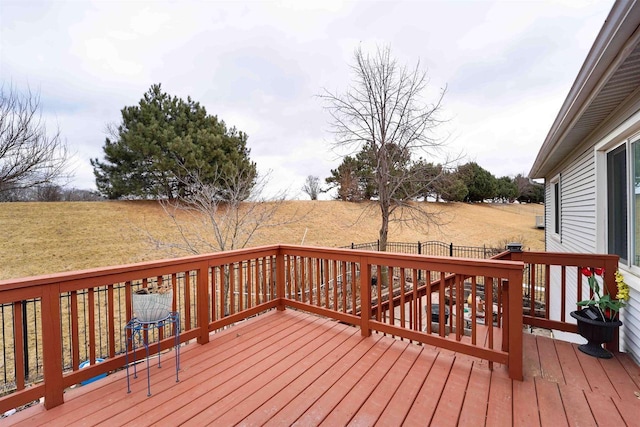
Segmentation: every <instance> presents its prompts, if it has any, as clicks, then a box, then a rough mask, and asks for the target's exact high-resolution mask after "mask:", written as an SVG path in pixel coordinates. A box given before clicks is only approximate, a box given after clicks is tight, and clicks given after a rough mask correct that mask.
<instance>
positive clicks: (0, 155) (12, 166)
mask: <svg viewBox="0 0 640 427" xmlns="http://www.w3.org/2000/svg"><path fill="white" fill-rule="evenodd" d="M68 154H69V153H68V150H67V146H66V143H65V142H64V141H63V140H62V138H61V137H60V131H59V130H57V131H56V132H55V133H54V134H47V131H46V128H45V123H44V121H43V120H42V116H41V111H40V97H39V95H36V94H33V93H31V91H28V92H27V93H26V94H21V93H19V92H18V91H17V90H15V89H13V88H9V90H4V88H0V198H2V194H3V193H12V192H15V191H16V190H21V189H25V188H32V187H36V186H41V185H44V184H53V183H54V182H55V181H56V180H57V179H60V178H62V177H64V176H65V173H66V168H67V166H68V159H69V155H68Z"/></svg>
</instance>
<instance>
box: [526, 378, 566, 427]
mask: <svg viewBox="0 0 640 427" xmlns="http://www.w3.org/2000/svg"><path fill="white" fill-rule="evenodd" d="M534 382H535V386H536V397H537V399H538V408H539V413H540V424H541V425H542V426H554V427H563V426H568V425H569V422H568V420H567V415H566V411H565V408H564V406H563V404H562V397H560V389H559V388H558V383H556V382H553V381H546V380H544V379H542V378H540V377H537V378H535V380H534Z"/></svg>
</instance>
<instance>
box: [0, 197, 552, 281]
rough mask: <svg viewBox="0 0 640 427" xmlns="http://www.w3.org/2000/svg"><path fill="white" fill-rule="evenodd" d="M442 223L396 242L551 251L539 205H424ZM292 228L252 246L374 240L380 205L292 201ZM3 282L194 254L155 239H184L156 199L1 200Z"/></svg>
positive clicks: (287, 209) (408, 230)
mask: <svg viewBox="0 0 640 427" xmlns="http://www.w3.org/2000/svg"><path fill="white" fill-rule="evenodd" d="M420 206H421V207H422V208H423V209H427V210H428V211H429V212H431V213H434V214H436V213H437V214H438V216H439V222H440V225H431V226H429V227H428V228H423V229H419V228H416V227H413V226H407V225H404V226H399V225H398V224H395V225H392V227H391V229H390V232H389V241H394V242H417V241H423V242H424V241H428V240H437V241H443V242H447V243H453V244H455V245H465V246H483V245H487V246H500V247H502V246H504V244H505V243H507V242H511V241H518V242H521V243H523V244H524V247H525V248H528V249H531V250H544V230H540V229H537V228H536V227H535V224H536V222H535V217H536V215H542V214H543V211H544V207H543V206H542V205H537V204H535V205H534V204H525V205H520V204H466V203H423V204H420ZM277 216H278V218H283V221H280V222H286V224H285V225H281V226H278V227H272V228H265V229H262V230H260V231H259V232H258V233H257V234H256V235H255V236H254V239H253V240H252V241H251V242H250V244H249V246H258V245H265V244H272V243H287V244H304V245H313V246H329V247H336V246H346V245H349V244H351V243H352V242H354V243H364V242H371V241H375V240H377V238H378V229H379V227H380V219H379V214H378V210H377V208H376V206H375V205H374V204H368V203H357V204H356V203H347V202H340V201H288V202H285V203H284V204H283V205H282V206H281V207H280V208H279V210H278V212H277ZM0 227H1V229H2V230H3V231H2V235H1V237H0V243H1V244H0V259H1V260H2V263H1V264H0V279H8V278H15V277H24V276H31V275H39V274H46V273H53V272H61V271H72V270H79V269H85V268H91V267H100V266H109V265H118V264H127V263H133V262H139V261H146V260H154V259H161V258H167V257H173V256H179V255H188V254H187V253H182V254H180V253H169V252H167V251H166V250H165V249H163V248H159V247H157V246H156V245H155V244H153V243H152V241H151V240H150V238H149V235H151V236H153V237H155V238H156V239H161V240H164V241H179V237H178V233H177V232H176V229H175V228H174V227H173V226H172V224H171V222H170V221H169V219H168V217H167V216H166V214H165V213H164V212H163V210H162V209H161V208H160V206H159V205H158V204H157V203H156V202H149V201H105V202H65V203H0Z"/></svg>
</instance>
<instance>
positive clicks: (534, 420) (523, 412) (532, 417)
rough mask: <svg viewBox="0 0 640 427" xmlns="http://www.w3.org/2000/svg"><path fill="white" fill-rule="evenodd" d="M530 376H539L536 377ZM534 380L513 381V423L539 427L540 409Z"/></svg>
mask: <svg viewBox="0 0 640 427" xmlns="http://www.w3.org/2000/svg"><path fill="white" fill-rule="evenodd" d="M532 378H540V376H539V375H538V376H537V377H532ZM538 405H539V402H538V397H537V396H536V385H535V382H534V381H514V382H513V425H516V426H522V427H528V426H531V427H539V426H540V411H539V410H538Z"/></svg>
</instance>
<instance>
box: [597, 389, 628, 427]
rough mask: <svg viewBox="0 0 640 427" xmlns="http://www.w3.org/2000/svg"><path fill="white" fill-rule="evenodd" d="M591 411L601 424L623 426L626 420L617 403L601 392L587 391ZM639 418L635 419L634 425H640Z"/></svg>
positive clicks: (598, 423)
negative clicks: (639, 423)
mask: <svg viewBox="0 0 640 427" xmlns="http://www.w3.org/2000/svg"><path fill="white" fill-rule="evenodd" d="M585 396H586V397H587V402H588V403H589V408H590V409H591V413H592V414H593V417H594V418H595V420H596V424H597V425H599V426H623V425H625V422H624V421H623V419H622V416H621V415H620V412H618V409H617V408H616V405H615V404H614V403H613V401H612V400H611V398H610V397H609V396H603V395H602V394H600V393H596V392H594V393H585ZM637 421H638V420H634V423H633V424H631V425H632V426H633V425H638V422H637Z"/></svg>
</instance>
